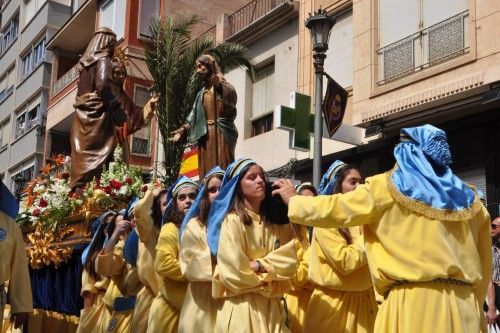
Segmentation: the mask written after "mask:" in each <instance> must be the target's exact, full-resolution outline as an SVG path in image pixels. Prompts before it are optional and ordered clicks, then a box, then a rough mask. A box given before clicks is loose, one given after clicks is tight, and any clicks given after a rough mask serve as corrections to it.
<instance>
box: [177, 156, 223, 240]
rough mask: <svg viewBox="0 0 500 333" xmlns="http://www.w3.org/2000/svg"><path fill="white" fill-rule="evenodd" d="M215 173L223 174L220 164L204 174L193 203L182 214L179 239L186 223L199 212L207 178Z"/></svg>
mask: <svg viewBox="0 0 500 333" xmlns="http://www.w3.org/2000/svg"><path fill="white" fill-rule="evenodd" d="M215 175H220V176H223V175H224V170H223V169H222V168H221V167H220V166H218V165H217V166H215V167H214V168H212V169H211V170H210V171H209V172H207V174H206V175H205V179H204V180H203V183H202V184H201V187H200V190H199V191H198V195H197V196H196V200H195V201H194V203H193V204H192V205H191V208H189V211H188V212H187V213H186V216H184V219H183V220H182V225H181V230H180V239H182V234H183V233H184V229H185V228H186V225H187V223H188V222H189V220H191V219H192V218H193V217H195V216H198V214H200V203H201V199H203V196H204V195H205V191H206V190H207V185H208V180H209V179H210V177H212V176H215Z"/></svg>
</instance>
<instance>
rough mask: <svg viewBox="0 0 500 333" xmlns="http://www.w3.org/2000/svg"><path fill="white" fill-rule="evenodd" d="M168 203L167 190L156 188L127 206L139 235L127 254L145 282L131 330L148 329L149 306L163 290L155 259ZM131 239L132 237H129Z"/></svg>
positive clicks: (129, 218)
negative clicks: (162, 219)
mask: <svg viewBox="0 0 500 333" xmlns="http://www.w3.org/2000/svg"><path fill="white" fill-rule="evenodd" d="M165 207H166V191H161V190H160V189H158V188H155V189H154V190H153V189H151V190H148V191H147V192H146V193H145V195H144V197H143V198H142V199H141V200H137V199H136V200H135V201H133V202H132V203H131V204H130V205H129V208H128V212H129V213H128V216H127V219H128V220H130V222H131V223H132V225H133V226H135V228H134V229H133V230H132V235H133V234H134V233H135V235H136V236H137V238H136V239H135V240H134V241H130V243H129V245H130V251H129V252H128V253H130V256H128V255H127V256H126V257H125V258H126V259H127V258H128V259H127V262H128V263H129V264H131V265H132V266H134V267H136V268H137V274H138V277H139V280H140V281H141V283H142V288H141V290H140V291H139V293H138V294H137V299H136V303H135V308H134V315H133V317H132V322H131V331H132V332H146V331H147V329H148V321H149V313H150V308H151V305H152V303H153V300H154V298H155V297H156V296H157V295H158V293H159V290H160V277H159V276H158V274H157V273H156V271H155V265H154V259H155V257H156V244H157V243H158V236H159V233H160V228H161V217H162V213H163V212H164V211H165ZM130 239H131V238H130V237H129V239H128V240H130ZM126 245H127V244H126Z"/></svg>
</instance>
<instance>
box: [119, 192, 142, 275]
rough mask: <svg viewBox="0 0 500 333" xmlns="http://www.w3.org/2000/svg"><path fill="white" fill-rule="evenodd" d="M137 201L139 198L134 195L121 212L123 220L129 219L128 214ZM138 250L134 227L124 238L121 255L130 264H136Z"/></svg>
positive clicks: (137, 236) (129, 214) (137, 238)
mask: <svg viewBox="0 0 500 333" xmlns="http://www.w3.org/2000/svg"><path fill="white" fill-rule="evenodd" d="M138 202H139V199H138V198H136V197H133V198H132V199H131V200H130V202H129V204H128V207H127V209H126V210H125V214H123V218H124V219H125V220H129V219H130V216H131V215H132V212H133V211H134V208H135V206H136V205H137V203H138ZM138 251H139V235H138V234H137V231H136V230H135V228H133V229H132V231H130V233H129V234H128V236H127V239H125V244H123V257H124V258H125V261H126V262H127V263H129V264H130V265H132V266H134V267H135V266H136V264H137V253H138Z"/></svg>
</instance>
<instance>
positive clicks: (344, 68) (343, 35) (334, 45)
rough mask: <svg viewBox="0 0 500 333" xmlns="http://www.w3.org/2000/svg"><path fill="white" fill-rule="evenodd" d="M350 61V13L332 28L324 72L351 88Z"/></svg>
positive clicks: (351, 73)
mask: <svg viewBox="0 0 500 333" xmlns="http://www.w3.org/2000/svg"><path fill="white" fill-rule="evenodd" d="M367 56H368V55H367ZM352 59H353V35H352V12H350V13H348V14H346V15H345V16H342V17H341V18H339V19H338V20H337V23H335V25H334V26H333V28H332V33H331V35H330V40H329V41H328V51H327V52H326V59H325V72H326V73H327V74H329V75H330V76H331V77H332V78H334V79H335V81H337V83H338V84H340V85H341V86H342V87H344V88H347V87H350V86H352V77H353V70H352ZM325 91H326V85H325Z"/></svg>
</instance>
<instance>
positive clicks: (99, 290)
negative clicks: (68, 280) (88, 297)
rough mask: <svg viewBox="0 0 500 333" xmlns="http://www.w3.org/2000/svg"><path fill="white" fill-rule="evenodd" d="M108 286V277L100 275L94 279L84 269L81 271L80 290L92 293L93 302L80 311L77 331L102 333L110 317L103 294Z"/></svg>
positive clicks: (78, 332) (109, 309)
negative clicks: (96, 279) (97, 279)
mask: <svg viewBox="0 0 500 333" xmlns="http://www.w3.org/2000/svg"><path fill="white" fill-rule="evenodd" d="M108 286H109V279H108V278H105V277H102V278H101V280H99V281H95V280H94V279H93V278H92V277H91V276H90V275H89V273H88V272H87V271H86V270H83V272H82V291H81V296H82V297H84V294H85V293H91V294H94V304H93V305H92V306H90V307H87V308H83V309H82V310H81V311H80V322H79V324H78V328H77V330H76V332H77V333H87V332H88V333H104V332H106V328H107V325H108V323H109V320H110V319H111V308H110V307H108V306H107V305H106V304H105V303H104V300H103V298H104V294H105V293H106V290H107V288H108Z"/></svg>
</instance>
